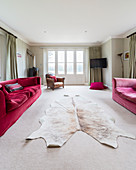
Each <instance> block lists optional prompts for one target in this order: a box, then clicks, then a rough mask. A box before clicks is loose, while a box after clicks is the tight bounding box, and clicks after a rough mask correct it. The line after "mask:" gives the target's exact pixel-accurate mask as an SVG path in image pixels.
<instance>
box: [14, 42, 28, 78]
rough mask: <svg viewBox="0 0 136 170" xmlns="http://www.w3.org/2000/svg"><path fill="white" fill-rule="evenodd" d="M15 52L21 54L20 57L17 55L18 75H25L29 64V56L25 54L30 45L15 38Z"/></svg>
mask: <svg viewBox="0 0 136 170" xmlns="http://www.w3.org/2000/svg"><path fill="white" fill-rule="evenodd" d="M16 47H17V53H19V54H21V57H17V65H18V77H19V78H20V77H27V71H28V68H29V67H30V66H29V61H28V59H29V56H28V55H27V53H26V51H27V49H30V46H29V45H28V44H26V43H25V42H24V41H22V40H20V39H17V40H16Z"/></svg>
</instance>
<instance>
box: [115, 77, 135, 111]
mask: <svg viewBox="0 0 136 170" xmlns="http://www.w3.org/2000/svg"><path fill="white" fill-rule="evenodd" d="M112 98H113V100H115V101H116V102H117V103H119V104H120V105H122V106H124V107H125V108H126V109H128V110H130V111H131V112H133V113H134V114H136V79H129V78H113V80H112Z"/></svg>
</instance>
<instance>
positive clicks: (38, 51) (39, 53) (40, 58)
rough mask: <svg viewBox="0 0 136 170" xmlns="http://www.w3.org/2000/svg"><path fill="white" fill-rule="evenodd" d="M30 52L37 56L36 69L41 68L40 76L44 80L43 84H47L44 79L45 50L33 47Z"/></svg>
mask: <svg viewBox="0 0 136 170" xmlns="http://www.w3.org/2000/svg"><path fill="white" fill-rule="evenodd" d="M30 50H31V51H32V53H33V54H34V55H35V57H36V67H38V68H39V76H40V77H41V78H42V84H43V83H44V82H45V79H44V67H43V63H44V61H43V60H44V58H43V55H44V54H43V48H40V47H38V46H37V47H35V46H33V47H31V48H30Z"/></svg>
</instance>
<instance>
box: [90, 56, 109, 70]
mask: <svg viewBox="0 0 136 170" xmlns="http://www.w3.org/2000/svg"><path fill="white" fill-rule="evenodd" d="M106 67H107V58H96V59H90V68H106Z"/></svg>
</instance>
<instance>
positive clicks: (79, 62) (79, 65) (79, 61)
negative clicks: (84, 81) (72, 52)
mask: <svg viewBox="0 0 136 170" xmlns="http://www.w3.org/2000/svg"><path fill="white" fill-rule="evenodd" d="M76 74H83V51H76Z"/></svg>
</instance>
